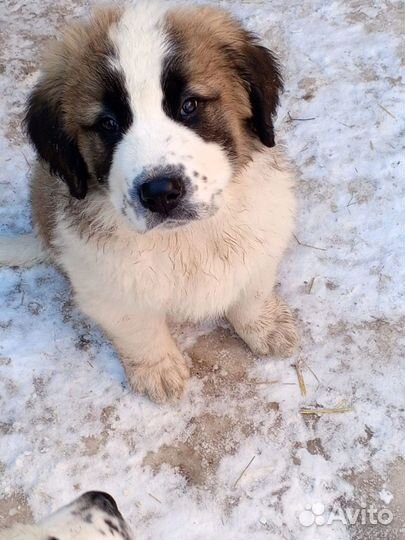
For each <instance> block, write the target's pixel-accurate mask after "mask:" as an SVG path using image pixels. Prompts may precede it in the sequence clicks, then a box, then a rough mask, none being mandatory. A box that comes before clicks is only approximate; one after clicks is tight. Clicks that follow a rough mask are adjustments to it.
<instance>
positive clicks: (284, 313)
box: [235, 297, 298, 357]
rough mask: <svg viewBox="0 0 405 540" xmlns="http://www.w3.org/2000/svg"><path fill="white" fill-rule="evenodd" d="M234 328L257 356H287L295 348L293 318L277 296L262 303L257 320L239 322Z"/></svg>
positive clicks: (296, 339)
mask: <svg viewBox="0 0 405 540" xmlns="http://www.w3.org/2000/svg"><path fill="white" fill-rule="evenodd" d="M235 330H236V331H237V332H238V334H239V335H240V337H241V338H242V339H243V340H244V341H245V343H246V344H247V345H248V346H249V348H250V349H251V350H252V352H253V353H254V354H257V355H258V356H268V355H276V356H284V357H287V356H291V355H292V354H293V353H294V351H295V349H296V348H297V344H298V333H297V329H296V324H295V318H294V316H293V314H292V313H291V311H290V308H289V307H288V306H287V304H285V303H284V302H283V301H282V300H280V299H279V298H277V297H273V298H270V299H269V300H267V301H266V302H265V303H264V305H263V310H262V312H261V314H260V317H259V318H258V319H257V320H255V321H249V322H247V323H245V324H239V325H238V327H237V328H236V327H235Z"/></svg>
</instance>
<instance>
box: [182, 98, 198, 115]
mask: <svg viewBox="0 0 405 540" xmlns="http://www.w3.org/2000/svg"><path fill="white" fill-rule="evenodd" d="M197 107H198V101H197V100H196V99H195V98H189V99H186V100H185V101H183V104H182V106H181V115H182V116H190V114H193V113H194V112H195V111H196V110H197Z"/></svg>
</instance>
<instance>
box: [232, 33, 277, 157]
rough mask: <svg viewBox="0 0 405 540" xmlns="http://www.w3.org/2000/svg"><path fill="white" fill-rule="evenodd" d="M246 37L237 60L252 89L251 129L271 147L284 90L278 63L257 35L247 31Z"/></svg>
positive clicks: (250, 97)
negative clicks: (275, 116) (259, 42)
mask: <svg viewBox="0 0 405 540" xmlns="http://www.w3.org/2000/svg"><path fill="white" fill-rule="evenodd" d="M244 36H245V40H244V43H243V45H242V47H241V48H240V49H239V51H238V53H237V57H236V63H237V69H238V71H239V74H240V76H241V77H242V79H243V81H244V82H245V84H246V86H247V89H248V92H249V99H250V106H251V109H252V118H251V128H252V130H253V132H254V133H256V135H257V136H258V137H259V139H260V141H261V142H262V143H263V144H264V145H265V146H268V147H272V146H274V145H275V140H274V126H273V116H274V115H275V113H276V110H277V107H278V104H279V93H280V92H282V90H283V80H282V77H281V74H280V68H279V64H278V61H277V60H276V57H275V56H274V54H273V53H272V52H271V51H269V49H266V47H263V46H262V45H259V44H258V39H257V38H256V36H255V35H253V34H251V33H249V32H244Z"/></svg>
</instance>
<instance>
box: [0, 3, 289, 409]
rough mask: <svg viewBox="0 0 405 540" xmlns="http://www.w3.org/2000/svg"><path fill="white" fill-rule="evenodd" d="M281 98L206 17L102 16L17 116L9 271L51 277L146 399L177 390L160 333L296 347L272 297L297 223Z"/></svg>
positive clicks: (221, 18)
mask: <svg viewBox="0 0 405 540" xmlns="http://www.w3.org/2000/svg"><path fill="white" fill-rule="evenodd" d="M281 90H282V80H281V76H280V71H279V66H278V63H277V61H276V59H275V57H274V54H273V53H272V52H270V51H269V50H268V49H266V48H265V47H263V46H262V45H260V44H259V42H258V40H257V38H256V37H255V36H254V35H252V34H251V33H249V32H247V31H245V30H244V29H243V28H242V27H241V26H240V24H239V23H238V22H237V21H235V20H234V19H233V18H232V17H231V16H230V15H229V14H227V13H225V12H224V11H221V10H219V9H217V8H214V7H201V6H199V7H197V6H195V7H190V6H187V7H172V6H169V5H168V4H165V5H160V4H157V3H154V2H152V3H151V2H148V3H146V2H141V3H138V4H136V5H135V6H134V7H124V8H121V7H114V8H112V9H103V10H101V11H97V12H96V13H95V14H94V16H93V17H92V18H91V20H90V21H89V22H83V23H80V24H76V25H74V26H72V27H71V28H69V29H68V30H67V31H66V33H65V35H64V37H63V39H62V40H61V41H59V42H57V43H54V44H53V45H52V46H51V47H50V51H49V54H48V57H47V59H46V60H45V62H44V65H43V70H42V76H41V78H40V80H39V82H38V84H37V86H36V88H35V89H34V90H33V92H32V94H31V96H30V98H29V102H28V107H27V113H26V128H27V131H28V134H29V137H30V139H31V141H32V143H33V144H34V146H35V148H36V150H37V153H38V158H39V159H38V162H37V164H36V165H35V171H34V173H33V177H32V183H31V201H32V214H33V220H34V225H35V229H36V237H34V236H29V237H23V238H21V239H20V242H19V243H18V242H17V241H15V242H14V244H13V245H14V247H13V254H12V256H11V257H9V258H8V261H7V262H8V263H9V264H21V263H33V262H35V261H38V260H40V259H41V258H44V257H45V256H46V257H47V258H48V259H49V260H51V261H52V262H53V263H55V264H56V265H57V266H58V267H59V268H60V269H61V270H62V271H63V272H64V273H65V274H66V275H67V276H68V278H69V279H70V282H71V284H72V287H73V290H74V294H75V298H76V302H77V303H78V305H79V306H80V307H81V309H82V310H83V312H84V313H85V314H87V315H88V316H89V317H91V318H92V319H93V320H95V321H96V322H97V323H98V324H99V325H100V326H101V327H102V328H103V329H104V331H105V332H106V334H107V335H108V336H109V337H110V339H111V340H112V341H113V343H114V344H115V346H116V348H117V350H118V351H119V353H120V356H121V359H122V362H123V365H124V368H125V371H126V374H127V377H128V381H129V383H130V385H131V386H132V387H133V388H134V389H135V390H137V391H140V392H145V393H147V394H148V395H149V396H150V397H151V398H152V399H153V400H156V401H160V402H162V401H165V400H167V399H173V398H177V397H179V396H180V395H181V394H182V392H183V389H184V387H185V384H186V382H187V379H188V378H189V365H188V362H187V360H186V358H185V357H184V356H183V355H182V354H181V352H180V351H179V349H178V348H177V346H176V344H175V342H174V340H173V338H172V336H171V335H170V332H169V329H168V321H171V320H174V321H184V320H189V321H199V320H201V319H204V318H207V317H218V316H225V317H226V318H227V319H228V321H229V322H230V323H231V324H232V325H233V328H234V329H235V331H236V332H237V333H238V334H239V336H240V337H241V338H242V339H243V340H244V341H245V342H246V344H247V345H248V346H249V347H250V349H251V350H252V351H253V353H255V354H256V355H259V356H267V355H273V354H274V355H289V354H290V353H291V352H292V351H293V349H294V347H295V344H296V341H297V335H296V330H295V326H294V321H293V318H292V315H291V313H290V311H289V309H288V307H287V306H286V305H285V304H284V303H283V302H282V301H281V300H279V299H278V298H277V297H275V296H274V294H273V286H274V282H275V276H276V270H277V265H278V263H279V261H280V258H281V256H282V254H283V252H284V250H285V248H286V246H287V243H288V241H289V239H290V237H291V235H292V231H293V223H294V213H295V200H294V195H293V191H292V186H293V175H292V172H291V170H290V167H289V165H288V163H287V161H286V159H285V157H284V156H283V154H282V152H281V150H280V149H279V148H277V147H275V136H274V127H273V117H274V114H275V113H276V109H277V105H278V102H279V93H280V91H281ZM35 238H38V239H39V240H35ZM38 242H39V243H38ZM39 250H41V253H42V255H41V254H40V251H39ZM0 251H1V250H0ZM4 251H5V248H4V244H3V253H2V255H1V253H0V259H3V261H4V259H5V258H6V257H5V254H4ZM44 254H45V255H44Z"/></svg>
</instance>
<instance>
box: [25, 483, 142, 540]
mask: <svg viewBox="0 0 405 540" xmlns="http://www.w3.org/2000/svg"><path fill="white" fill-rule="evenodd" d="M38 531H39V534H40V536H38V538H39V539H40V540H109V539H113V540H133V536H132V534H131V533H130V531H129V529H128V527H127V525H126V523H125V521H124V518H123V517H122V515H121V513H120V511H119V510H118V507H117V504H116V502H115V501H114V499H113V498H112V497H111V496H110V495H108V494H107V493H102V492H99V491H89V492H88V493H85V494H84V495H82V496H81V497H79V498H78V499H76V500H75V501H73V502H72V503H71V504H69V505H68V506H65V507H64V508H62V509H61V510H59V511H58V512H56V513H55V514H52V515H51V516H50V517H48V518H46V519H45V520H43V521H42V522H41V523H40V524H39V525H38ZM35 538H36V536H35Z"/></svg>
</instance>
